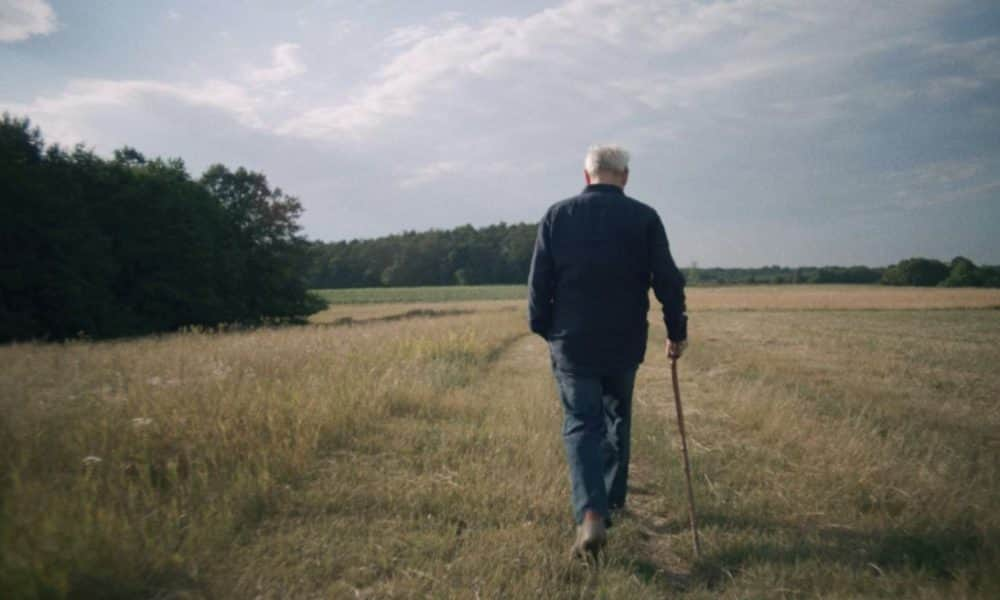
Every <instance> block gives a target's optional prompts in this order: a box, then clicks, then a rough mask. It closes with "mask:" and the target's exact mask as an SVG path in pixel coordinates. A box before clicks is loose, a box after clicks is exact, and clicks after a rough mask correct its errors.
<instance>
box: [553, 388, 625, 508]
mask: <svg viewBox="0 0 1000 600" xmlns="http://www.w3.org/2000/svg"><path fill="white" fill-rule="evenodd" d="M553 373H554V374H555V378H556V384H557V386H558V388H559V397H560V400H561V401H562V405H563V428H562V431H563V442H564V443H565V446H566V459H567V462H568V463H569V472H570V483H571V487H572V496H573V499H572V500H573V516H574V518H575V519H576V522H577V523H581V522H583V515H584V513H585V512H586V511H588V510H592V511H594V512H596V513H598V514H600V515H602V516H603V517H605V518H606V519H607V518H608V514H609V508H612V507H617V506H621V505H622V504H624V502H625V492H626V485H627V482H628V460H629V437H630V429H631V414H632V387H633V384H634V382H635V369H630V370H629V371H626V372H624V373H621V374H619V375H613V376H585V375H577V374H574V373H569V372H566V371H560V370H558V369H554V370H553Z"/></svg>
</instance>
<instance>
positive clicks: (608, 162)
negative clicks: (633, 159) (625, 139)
mask: <svg viewBox="0 0 1000 600" xmlns="http://www.w3.org/2000/svg"><path fill="white" fill-rule="evenodd" d="M583 168H584V169H586V170H587V172H588V173H590V174H591V175H597V174H598V173H600V172H605V173H608V172H610V173H624V172H625V171H628V150H626V149H625V148H622V147H621V146H617V145H614V144H598V145H595V146H591V147H590V148H589V149H588V150H587V158H585V159H584V161H583Z"/></svg>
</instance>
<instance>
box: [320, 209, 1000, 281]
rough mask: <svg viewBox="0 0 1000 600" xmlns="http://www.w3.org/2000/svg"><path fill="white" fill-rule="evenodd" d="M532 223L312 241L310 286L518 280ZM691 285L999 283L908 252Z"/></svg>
mask: <svg viewBox="0 0 1000 600" xmlns="http://www.w3.org/2000/svg"><path fill="white" fill-rule="evenodd" d="M536 229H537V225H535V224H531V223H516V224H506V223H500V224H498V225H491V226H488V227H482V228H479V229H477V228H475V227H472V226H471V225H464V226H462V227H458V228H455V229H449V230H437V229H432V230H430V231H425V232H416V231H407V232H404V233H402V234H396V235H389V236H384V237H379V238H374V239H367V240H360V239H355V240H350V241H340V242H312V243H311V244H310V248H309V256H310V263H309V270H308V273H307V281H308V283H309V286H310V287H311V288H355V287H390V286H418V285H470V284H504V283H524V282H525V281H527V278H528V268H529V265H530V262H531V253H532V250H533V248H534V243H535V231H536ZM684 274H685V277H686V279H687V281H688V284H689V285H734V284H741V285H745V284H796V283H811V284H822V283H866V284H878V283H881V284H884V285H915V286H929V285H930V286H937V285H940V286H957V287H1000V268H998V267H990V266H976V265H975V264H974V263H973V262H972V261H970V260H969V259H967V258H964V257H961V256H959V257H956V258H955V259H954V260H952V261H951V263H944V262H941V261H938V260H933V259H927V258H912V259H907V260H903V261H900V262H899V263H897V264H895V265H892V266H889V267H868V266H863V265H855V266H849V267H838V266H823V267H782V266H778V265H771V266H765V267H756V268H720V267H711V268H700V267H698V266H697V264H692V265H691V266H690V267H688V268H686V269H684Z"/></svg>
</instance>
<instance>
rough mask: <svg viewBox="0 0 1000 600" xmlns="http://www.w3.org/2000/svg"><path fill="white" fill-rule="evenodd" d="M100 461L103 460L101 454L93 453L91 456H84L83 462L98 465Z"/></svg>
mask: <svg viewBox="0 0 1000 600" xmlns="http://www.w3.org/2000/svg"><path fill="white" fill-rule="evenodd" d="M99 462H101V457H100V456H94V455H93V454H91V455H90V456H84V457H83V464H85V465H96V464H97V463H99Z"/></svg>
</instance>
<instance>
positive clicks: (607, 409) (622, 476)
mask: <svg viewBox="0 0 1000 600" xmlns="http://www.w3.org/2000/svg"><path fill="white" fill-rule="evenodd" d="M635 373H636V372H635V370H634V369H633V370H631V371H628V372H626V373H622V374H621V375H616V376H613V377H602V378H601V381H602V383H603V386H604V396H603V400H604V420H605V427H606V431H607V433H606V434H605V438H604V451H605V454H604V485H605V489H607V490H608V507H609V508H611V509H615V508H621V507H622V506H625V495H626V493H627V491H628V464H629V458H630V450H631V445H632V444H631V442H632V389H633V386H634V384H635Z"/></svg>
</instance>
